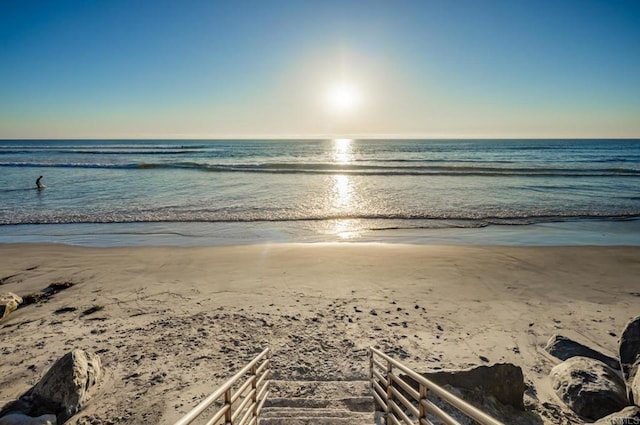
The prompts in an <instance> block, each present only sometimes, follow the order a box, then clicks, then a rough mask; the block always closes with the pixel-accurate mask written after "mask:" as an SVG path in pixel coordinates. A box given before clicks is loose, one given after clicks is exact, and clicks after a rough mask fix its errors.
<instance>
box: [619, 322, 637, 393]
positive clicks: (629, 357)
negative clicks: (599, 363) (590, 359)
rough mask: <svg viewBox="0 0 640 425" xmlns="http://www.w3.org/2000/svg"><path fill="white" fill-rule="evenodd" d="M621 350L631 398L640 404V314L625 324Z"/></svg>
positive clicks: (622, 363)
mask: <svg viewBox="0 0 640 425" xmlns="http://www.w3.org/2000/svg"><path fill="white" fill-rule="evenodd" d="M619 352H620V366H622V375H623V376H624V379H625V382H626V383H627V388H628V390H627V395H628V396H629V400H630V401H631V402H632V403H635V404H640V381H638V379H636V375H638V368H640V316H637V317H636V318H634V319H631V320H630V321H629V323H627V325H626V326H625V328H624V331H623V332H622V335H621V336H620V344H619Z"/></svg>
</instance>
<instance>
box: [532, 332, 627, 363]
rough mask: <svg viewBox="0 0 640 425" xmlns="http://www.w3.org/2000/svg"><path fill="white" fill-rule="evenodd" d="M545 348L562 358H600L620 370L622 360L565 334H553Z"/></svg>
mask: <svg viewBox="0 0 640 425" xmlns="http://www.w3.org/2000/svg"><path fill="white" fill-rule="evenodd" d="M544 349H545V350H546V351H547V352H548V353H549V354H551V355H552V356H554V357H557V358H559V359H560V360H567V359H570V358H571V357H589V358H592V359H596V360H600V361H601V362H602V363H604V364H606V365H607V366H609V367H610V368H612V369H616V370H620V361H618V359H614V358H613V357H609V356H607V355H605V354H602V353H601V352H599V351H596V350H594V349H593V348H591V347H587V346H586V345H583V344H581V343H579V342H577V341H574V340H572V339H570V338H567V337H566V336H563V335H558V334H556V335H553V336H552V337H551V338H550V339H549V342H547V345H546V346H545V347H544Z"/></svg>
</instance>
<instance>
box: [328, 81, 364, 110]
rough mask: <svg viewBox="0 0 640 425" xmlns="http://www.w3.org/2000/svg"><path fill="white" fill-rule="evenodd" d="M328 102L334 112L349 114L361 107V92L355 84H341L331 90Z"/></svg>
mask: <svg viewBox="0 0 640 425" xmlns="http://www.w3.org/2000/svg"><path fill="white" fill-rule="evenodd" d="M326 100H327V105H328V107H329V109H330V110H331V111H332V112H336V113H340V114H343V113H348V112H352V111H354V110H355V109H357V107H358V106H359V105H360V92H359V91H358V88H357V87H356V86H355V85H353V84H350V83H340V84H336V85H334V86H332V87H330V88H329V90H328V91H327V98H326Z"/></svg>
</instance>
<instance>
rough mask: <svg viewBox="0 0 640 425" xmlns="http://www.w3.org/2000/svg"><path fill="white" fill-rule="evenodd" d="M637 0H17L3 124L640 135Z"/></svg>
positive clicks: (182, 134) (4, 70)
mask: <svg viewBox="0 0 640 425" xmlns="http://www.w3.org/2000/svg"><path fill="white" fill-rule="evenodd" d="M638 22H640V1H637V0H628V1H624V0H601V1H595V0H576V1H570V0H530V1H526V0H504V1H497V0H496V1H491V0H485V1H477V0H469V1H464V0H416V1H403V0H385V1H374V0H371V1H349V0H340V1H337V0H336V1H334V0H318V1H311V0H296V1H280V0H268V1H266V0H259V1H244V0H234V1H223V0H220V1H217V0H216V1H214V0H207V1H197V0H189V1H164V0H149V1H139V0H109V1H100V0H79V1H65V0H56V1H49V0H47V1H31V0H0V138H2V139H14V138H18V139H23V138H25V139H29V138H36V139H37V138H98V139H103V138H144V139H153V138H285V137H304V138H318V137H319V138H325V137H370V138H386V137H403V138H404V137H408V138H413V137H416V138H417V137H419V138H567V137H569V138H571V137H578V138H609V137H611V138H613V137H616V138H617V137H626V138H640V25H638Z"/></svg>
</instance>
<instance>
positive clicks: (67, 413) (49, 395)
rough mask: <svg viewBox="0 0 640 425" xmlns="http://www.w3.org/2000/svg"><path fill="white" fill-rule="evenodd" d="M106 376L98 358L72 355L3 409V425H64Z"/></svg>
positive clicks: (82, 353)
mask: <svg viewBox="0 0 640 425" xmlns="http://www.w3.org/2000/svg"><path fill="white" fill-rule="evenodd" d="M102 375H103V370H102V364H101V362H100V358H99V357H98V356H97V355H96V354H93V353H89V352H86V351H83V350H78V349H76V350H73V351H70V352H68V353H67V354H65V355H64V356H62V357H61V358H60V359H58V361H56V362H55V363H54V364H53V366H51V368H50V369H49V370H48V371H47V373H46V374H45V375H44V377H43V378H42V379H41V380H40V382H38V383H37V384H36V385H35V386H33V387H32V388H31V389H30V390H29V391H27V392H26V393H25V394H23V395H22V396H21V397H20V398H19V399H18V400H15V401H12V402H10V403H8V404H7V405H5V406H4V407H3V408H2V410H1V411H0V425H12V424H34V425H35V424H43V425H44V424H47V423H48V422H47V421H49V422H51V424H53V425H55V424H56V423H58V424H62V423H64V422H65V421H66V420H67V419H69V418H70V417H71V416H73V415H74V414H75V413H76V412H78V411H79V410H80V409H81V408H82V407H84V405H85V404H86V403H87V401H89V399H90V398H91V396H92V395H93V392H94V390H95V388H96V385H97V384H98V383H99V382H100V380H101V378H102ZM52 416H53V418H54V420H53V421H52V420H51V417H52ZM38 420H39V421H40V422H37V421H38ZM20 421H22V422H20Z"/></svg>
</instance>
